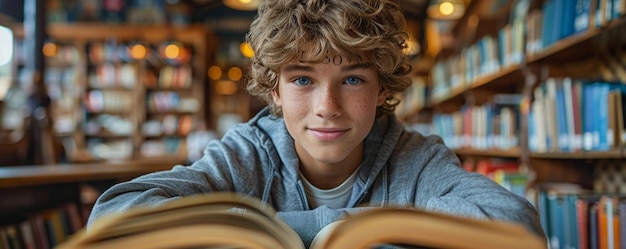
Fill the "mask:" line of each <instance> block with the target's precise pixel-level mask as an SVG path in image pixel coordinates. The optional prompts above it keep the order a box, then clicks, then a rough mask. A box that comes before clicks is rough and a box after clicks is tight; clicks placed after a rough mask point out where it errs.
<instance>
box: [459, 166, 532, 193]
mask: <svg viewBox="0 0 626 249" xmlns="http://www.w3.org/2000/svg"><path fill="white" fill-rule="evenodd" d="M462 166H463V169H465V170H466V171H470V172H476V173H480V174H482V175H484V176H486V177H487V178H489V179H491V180H493V181H495V182H496V183H498V184H500V185H501V186H503V187H504V188H506V189H508V190H509V191H511V192H512V193H514V194H516V195H519V196H521V197H524V198H526V197H527V194H526V189H527V187H528V184H529V181H530V179H529V177H528V174H527V173H525V172H524V169H523V168H522V166H521V165H520V163H519V162H518V161H517V160H511V159H502V158H488V159H473V158H468V159H466V160H463V165H462Z"/></svg>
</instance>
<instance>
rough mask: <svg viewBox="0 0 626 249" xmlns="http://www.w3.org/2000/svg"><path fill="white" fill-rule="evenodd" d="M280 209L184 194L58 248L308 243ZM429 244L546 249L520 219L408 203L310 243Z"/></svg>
mask: <svg viewBox="0 0 626 249" xmlns="http://www.w3.org/2000/svg"><path fill="white" fill-rule="evenodd" d="M275 214H276V211H275V210H274V209H272V208H271V207H269V206H265V205H263V204H262V202H261V201H260V200H258V199H256V198H253V197H246V196H242V195H239V194H234V193H211V194H200V195H195V196H187V197H183V198H179V199H176V200H172V201H170V202H168V203H165V204H163V205H159V206H152V207H147V206H146V207H137V208H135V209H132V210H129V211H127V212H123V213H117V214H112V215H109V216H105V217H102V218H100V219H98V220H96V221H95V222H94V223H92V224H91V226H90V227H89V228H84V229H83V230H81V231H80V232H78V233H76V234H74V235H73V236H72V237H71V238H70V239H69V240H67V241H66V242H64V243H63V244H61V245H59V246H58V247H57V248H58V249H74V248H85V249H97V248H155V247H158V248H274V249H280V248H285V249H299V248H305V246H304V244H303V242H302V241H301V239H300V237H299V236H298V234H297V233H296V231H295V230H293V229H292V228H291V227H289V226H288V225H287V224H286V223H285V222H283V221H281V220H280V219H278V218H276V215H275ZM389 244H394V245H401V246H405V245H406V246H424V247H428V248H466V249H474V248H476V249H477V248H547V243H546V241H545V240H544V239H543V238H541V237H539V236H537V235H535V234H533V233H532V232H530V231H529V230H527V229H526V228H524V227H522V226H521V225H517V224H513V223H507V222H504V221H495V220H480V219H474V218H468V217H460V216H452V215H448V214H444V213H438V212H433V211H425V210H421V209H415V208H406V207H385V208H374V209H367V210H366V211H363V212H361V213H357V214H354V215H350V216H347V217H346V218H345V219H343V220H340V221H338V222H334V223H331V225H330V226H327V227H326V228H324V229H322V231H320V233H318V236H316V238H315V239H314V241H313V243H312V245H311V247H310V248H311V249H336V248H370V246H377V245H389Z"/></svg>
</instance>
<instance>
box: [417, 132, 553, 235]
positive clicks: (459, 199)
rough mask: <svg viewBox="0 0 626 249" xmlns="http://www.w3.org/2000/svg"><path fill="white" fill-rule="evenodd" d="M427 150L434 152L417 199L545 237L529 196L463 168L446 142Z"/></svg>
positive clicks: (435, 208)
mask: <svg viewBox="0 0 626 249" xmlns="http://www.w3.org/2000/svg"><path fill="white" fill-rule="evenodd" d="M427 151H428V153H425V154H427V155H431V156H430V157H428V159H427V160H428V161H427V162H426V164H425V166H424V167H423V170H422V172H421V173H420V174H419V175H420V176H419V180H418V184H417V190H416V191H415V193H416V195H419V196H416V199H422V200H424V198H426V199H425V200H424V201H425V208H426V209H428V210H433V211H441V212H445V213H449V214H453V215H460V216H469V217H474V218H480V219H496V220H503V221H508V222H513V223H518V224H521V225H523V226H525V227H526V228H527V229H529V230H530V231H532V232H534V233H536V234H538V235H539V236H542V237H544V238H545V234H544V231H543V229H542V227H541V223H540V222H539V215H538V213H537V210H536V209H535V208H534V206H532V204H531V203H530V202H529V201H528V200H526V199H525V198H523V197H521V196H518V195H516V194H514V193H512V192H510V191H509V190H507V189H505V188H504V187H502V186H501V185H499V184H497V183H496V182H494V181H493V180H491V179H489V178H487V177H485V176H483V175H481V174H478V173H474V172H467V171H465V170H464V169H462V168H461V167H460V166H459V161H458V158H457V157H456V155H455V154H454V152H453V151H452V150H450V149H449V148H447V147H445V145H443V143H433V144H430V145H429V148H428V150H427ZM421 156H423V155H421ZM421 160H424V159H421Z"/></svg>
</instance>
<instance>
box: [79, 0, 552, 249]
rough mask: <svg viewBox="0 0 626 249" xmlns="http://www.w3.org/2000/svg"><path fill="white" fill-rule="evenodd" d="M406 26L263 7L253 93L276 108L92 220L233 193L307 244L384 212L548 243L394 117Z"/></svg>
mask: <svg viewBox="0 0 626 249" xmlns="http://www.w3.org/2000/svg"><path fill="white" fill-rule="evenodd" d="M404 24H405V23H404V17H403V14H402V11H401V10H400V9H399V7H398V6H397V5H396V4H395V3H393V2H392V1H390V0H265V1H264V3H263V4H262V5H261V7H260V8H259V10H258V16H257V17H256V19H255V20H254V21H253V23H252V25H251V27H250V32H249V33H248V36H247V39H248V41H249V43H250V44H251V46H252V48H253V50H254V51H255V56H254V57H253V58H252V66H251V71H250V76H251V79H250V80H249V82H248V90H249V92H250V93H251V94H254V95H257V96H260V97H261V98H262V99H264V100H266V101H267V102H268V105H269V106H268V107H267V108H265V109H264V110H262V111H261V112H260V113H258V114H257V115H256V116H255V117H254V118H252V119H251V120H250V121H248V122H247V123H245V124H238V125H236V126H234V127H233V128H231V129H230V130H229V131H228V132H227V133H226V134H225V135H224V136H223V137H222V138H221V140H214V141H211V143H210V144H209V145H208V146H207V147H206V149H205V151H204V156H203V157H202V158H201V159H199V160H198V161H196V162H194V163H193V164H192V165H190V166H186V167H185V166H176V167H174V168H173V169H172V170H169V171H164V172H157V173H152V174H148V175H145V176H141V177H138V178H136V179H134V180H132V181H129V182H125V183H120V184H118V185H116V186H113V187H112V188H110V189H109V190H107V191H105V192H104V193H103V194H102V195H101V196H100V198H99V199H98V201H97V203H96V204H95V206H94V208H93V211H92V213H91V217H90V220H89V221H90V222H92V221H93V220H95V219H96V218H98V217H100V216H101V215H102V214H106V213H111V212H121V211H123V210H127V209H129V208H131V207H134V206H137V205H146V204H148V205H158V204H161V203H164V202H166V201H168V200H171V199H173V198H180V197H183V196H188V195H192V194H197V193H207V192H218V191H231V192H239V193H243V194H246V195H249V196H254V197H257V198H259V199H261V200H262V201H263V202H264V203H267V204H269V205H271V206H272V207H273V208H274V209H276V210H277V211H278V217H279V218H281V219H282V220H284V221H285V222H286V223H287V224H289V225H290V226H291V227H292V228H294V229H295V230H296V231H297V232H298V234H299V235H300V237H301V238H302V240H303V241H304V242H305V245H307V246H309V244H310V243H311V241H312V239H313V238H314V236H315V235H316V233H317V232H318V231H320V230H321V229H322V228H323V227H325V226H326V225H328V224H330V223H332V222H334V221H337V220H340V219H342V217H344V216H345V215H346V214H350V213H356V212H359V211H360V210H363V209H365V208H371V207H380V206H386V205H393V206H399V205H402V206H413V207H416V208H424V209H428V210H435V211H442V212H447V213H450V214H454V215H463V216H471V217H477V218H485V219H499V220H507V221H511V222H515V223H519V224H522V225H524V226H526V227H527V228H528V229H529V230H531V231H534V232H535V233H537V234H538V235H540V236H544V235H543V231H542V229H541V226H540V223H539V219H538V215H537V212H536V210H535V209H534V208H533V207H532V206H531V205H530V204H529V202H527V201H526V200H524V199H523V198H520V197H518V196H517V195H515V194H512V193H511V192H509V191H507V190H506V189H504V188H502V187H500V186H499V185H497V184H496V183H494V182H493V181H491V180H490V179H488V178H486V177H484V176H481V175H479V174H476V173H468V172H466V171H464V170H463V169H462V168H460V167H459V162H458V159H457V158H456V156H455V154H454V153H453V152H452V151H451V150H450V149H448V148H447V147H446V146H445V145H444V144H443V143H442V141H441V139H440V138H439V137H436V136H429V137H424V136H422V135H421V134H418V133H415V132H410V131H407V130H405V129H404V127H403V125H402V124H401V123H400V122H399V121H397V120H396V119H395V117H394V116H393V110H394V107H395V106H396V105H397V104H398V101H397V99H395V98H394V96H395V95H396V94H397V93H399V92H402V91H404V90H405V89H406V88H407V87H408V86H409V84H410V83H409V82H410V80H409V77H408V75H409V73H410V71H411V67H410V66H409V64H408V63H407V62H406V61H405V58H404V56H403V54H402V50H403V48H404V47H405V44H404V41H405V40H406V39H407V36H406V33H405V31H404ZM366 203H367V204H368V205H369V207H364V206H365V204H366Z"/></svg>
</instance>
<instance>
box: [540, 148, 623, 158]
mask: <svg viewBox="0 0 626 249" xmlns="http://www.w3.org/2000/svg"><path fill="white" fill-rule="evenodd" d="M530 158H531V159H533V158H534V159H540V158H543V159H572V160H586V159H624V158H625V157H624V152H623V151H622V150H620V149H612V150H608V151H578V152H541V153H539V152H531V153H530Z"/></svg>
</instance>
